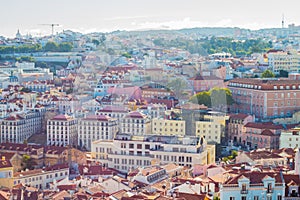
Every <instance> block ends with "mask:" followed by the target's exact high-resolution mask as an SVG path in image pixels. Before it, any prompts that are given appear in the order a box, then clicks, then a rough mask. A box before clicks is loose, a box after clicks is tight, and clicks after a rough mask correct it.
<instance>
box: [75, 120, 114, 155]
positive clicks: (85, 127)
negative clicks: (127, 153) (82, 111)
mask: <svg viewBox="0 0 300 200" xmlns="http://www.w3.org/2000/svg"><path fill="white" fill-rule="evenodd" d="M117 132H118V123H117V119H114V118H111V117H109V116H106V115H90V116H87V117H85V118H83V119H80V120H79V121H78V146H79V147H83V148H85V149H87V150H91V143H92V141H95V140H100V139H102V140H111V139H113V138H114V136H115V135H116V134H117Z"/></svg>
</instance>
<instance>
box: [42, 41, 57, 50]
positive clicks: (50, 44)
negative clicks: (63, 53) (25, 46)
mask: <svg viewBox="0 0 300 200" xmlns="http://www.w3.org/2000/svg"><path fill="white" fill-rule="evenodd" d="M44 50H45V51H50V52H54V51H58V44H57V43H55V42H47V44H46V45H45V47H44Z"/></svg>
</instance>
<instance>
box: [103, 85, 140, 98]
mask: <svg viewBox="0 0 300 200" xmlns="http://www.w3.org/2000/svg"><path fill="white" fill-rule="evenodd" d="M107 93H108V94H116V95H119V96H120V95H124V96H126V97H127V98H128V99H141V98H142V90H141V88H140V87H138V86H133V87H124V88H115V87H111V88H108V90H107Z"/></svg>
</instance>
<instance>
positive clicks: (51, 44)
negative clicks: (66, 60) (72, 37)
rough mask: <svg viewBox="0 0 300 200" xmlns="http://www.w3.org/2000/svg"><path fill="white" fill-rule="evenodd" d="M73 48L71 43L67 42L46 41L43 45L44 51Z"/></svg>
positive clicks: (67, 50)
mask: <svg viewBox="0 0 300 200" xmlns="http://www.w3.org/2000/svg"><path fill="white" fill-rule="evenodd" d="M72 48H73V45H72V44H71V43H69V42H62V43H60V44H57V43H56V42H47V44H46V45H45V47H44V50H45V51H46V52H69V51H71V50H72Z"/></svg>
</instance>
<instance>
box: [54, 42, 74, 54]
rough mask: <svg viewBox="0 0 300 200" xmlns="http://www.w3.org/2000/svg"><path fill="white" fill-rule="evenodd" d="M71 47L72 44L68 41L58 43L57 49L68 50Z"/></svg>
mask: <svg viewBox="0 0 300 200" xmlns="http://www.w3.org/2000/svg"><path fill="white" fill-rule="evenodd" d="M72 48H73V45H72V44H71V43H70V42H62V43H60V44H59V45H58V49H57V50H58V51H60V52H70V51H71V50H72Z"/></svg>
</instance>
